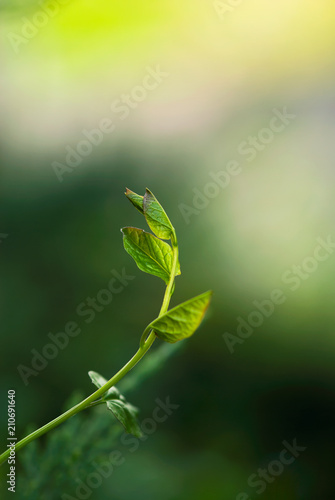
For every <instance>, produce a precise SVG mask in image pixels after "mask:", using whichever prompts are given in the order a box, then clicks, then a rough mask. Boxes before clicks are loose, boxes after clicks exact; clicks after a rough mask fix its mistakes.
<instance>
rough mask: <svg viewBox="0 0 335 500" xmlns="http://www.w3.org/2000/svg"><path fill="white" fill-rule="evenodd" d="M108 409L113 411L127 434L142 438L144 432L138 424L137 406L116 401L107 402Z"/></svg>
mask: <svg viewBox="0 0 335 500" xmlns="http://www.w3.org/2000/svg"><path fill="white" fill-rule="evenodd" d="M107 408H108V409H109V410H111V412H112V413H113V415H114V417H115V418H117V420H118V421H119V422H120V423H121V424H122V425H123V427H124V428H125V430H126V432H128V433H129V434H133V435H134V436H136V437H141V436H142V432H141V429H140V426H139V424H138V422H137V414H138V410H137V408H135V406H133V405H131V404H130V403H127V402H125V401H120V400H118V399H114V400H112V401H108V402H107Z"/></svg>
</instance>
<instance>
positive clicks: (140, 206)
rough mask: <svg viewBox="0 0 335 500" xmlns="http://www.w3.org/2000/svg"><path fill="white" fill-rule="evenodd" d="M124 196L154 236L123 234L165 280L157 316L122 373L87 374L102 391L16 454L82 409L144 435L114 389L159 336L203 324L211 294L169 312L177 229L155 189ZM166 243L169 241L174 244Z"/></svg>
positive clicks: (171, 337) (168, 337) (182, 334)
mask: <svg viewBox="0 0 335 500" xmlns="http://www.w3.org/2000/svg"><path fill="white" fill-rule="evenodd" d="M125 194H126V196H127V198H128V199H129V200H130V201H131V203H132V204H133V205H134V206H135V207H136V208H137V210H139V211H140V212H141V213H142V214H143V215H144V217H145V219H146V221H147V223H148V225H149V227H150V229H151V230H152V232H153V233H154V234H151V233H147V232H145V231H144V230H142V229H137V228H134V227H125V228H123V229H122V230H121V231H122V233H123V243H124V247H125V250H126V251H127V252H128V253H129V254H130V255H131V256H132V257H133V259H134V260H135V262H136V264H137V266H138V267H139V269H141V270H142V271H144V272H146V273H149V274H153V275H155V276H157V277H159V278H162V279H163V280H164V281H165V283H166V290H165V294H164V298H163V303H162V306H161V309H160V312H159V315H158V317H157V318H156V319H154V320H153V321H152V322H151V323H150V324H149V325H148V326H147V327H146V328H145V330H144V332H143V334H142V337H141V340H140V347H139V349H138V351H137V352H136V354H135V355H134V356H133V357H132V358H131V359H130V360H129V361H128V363H127V364H126V365H125V366H124V367H123V368H121V370H120V371H118V372H117V373H116V374H115V375H114V376H113V377H112V378H111V379H110V380H109V381H107V380H106V379H105V378H104V377H102V376H101V375H100V374H99V373H96V372H93V371H90V372H89V376H90V378H91V380H92V382H93V384H95V385H96V386H97V388H98V389H97V390H96V391H95V392H94V393H93V394H91V395H90V396H89V397H87V398H86V399H84V400H83V401H81V402H80V403H78V404H76V405H75V406H73V407H72V408H70V409H69V410H67V411H66V412H65V413H63V414H62V415H60V416H59V417H57V418H55V419H54V420H52V421H51V422H49V423H48V424H46V425H44V426H43V427H41V428H40V429H37V430H35V431H34V432H32V433H31V434H29V435H28V436H26V437H25V438H23V439H22V440H21V441H18V443H17V444H16V446H15V449H16V450H19V449H20V448H23V447H24V446H26V445H27V444H28V443H30V442H31V441H33V440H35V439H37V438H38V437H40V436H42V435H43V434H45V433H47V432H48V431H50V430H52V429H54V428H55V427H57V426H58V425H60V424H61V423H63V422H65V421H66V420H67V419H69V418H70V417H72V416H73V415H76V414H77V413H79V412H80V411H82V410H84V409H86V408H91V407H94V406H97V405H101V404H106V406H107V408H108V409H109V410H110V411H111V412H112V413H113V415H114V416H115V417H116V419H117V420H119V422H121V424H122V425H123V426H124V428H125V430H126V431H127V432H129V433H131V434H134V435H135V436H141V430H140V427H139V425H138V422H137V418H136V417H137V408H135V407H134V406H133V405H131V404H130V403H129V402H128V401H127V400H126V399H125V397H124V396H123V395H122V394H120V392H119V390H118V389H117V388H116V387H115V385H116V384H117V383H118V382H119V381H120V380H121V379H122V378H123V377H124V376H125V375H126V374H127V373H128V372H129V371H130V370H131V369H132V368H133V367H134V366H135V365H136V364H137V363H138V361H139V360H140V359H141V358H142V357H143V356H144V355H145V354H146V352H147V351H148V350H149V349H150V347H151V346H152V344H153V342H154V340H155V338H156V337H158V338H160V339H161V340H163V341H165V342H169V343H175V342H177V341H179V340H182V339H184V338H186V337H189V336H190V335H192V334H193V333H194V331H195V330H196V329H197V328H198V326H199V325H200V323H201V320H202V318H203V316H204V314H205V311H206V309H207V307H208V305H209V302H210V299H211V295H212V292H211V291H208V292H205V293H203V294H201V295H198V296H197V297H194V298H193V299H190V300H188V301H186V302H183V303H182V304H180V305H178V306H177V307H174V308H173V309H170V310H168V307H169V304H170V300H171V296H172V294H173V292H174V287H175V277H176V276H178V275H179V274H180V264H179V258H178V243H177V236H176V231H175V229H174V227H173V226H172V224H171V222H170V220H169V218H168V216H167V215H166V213H165V211H164V209H163V208H162V206H161V205H160V203H159V202H158V201H157V199H156V198H155V196H154V195H153V194H152V193H151V191H149V190H148V189H147V190H146V193H145V195H144V196H140V195H138V194H136V193H134V192H132V191H130V190H129V189H127V191H126V193H125ZM163 240H169V241H170V243H171V244H168V243H167V242H166V241H163ZM9 453H10V452H9V450H8V451H6V452H4V453H3V454H2V455H0V464H1V463H3V462H5V461H6V459H7V458H8V456H9Z"/></svg>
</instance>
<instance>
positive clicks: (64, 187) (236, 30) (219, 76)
mask: <svg viewBox="0 0 335 500" xmlns="http://www.w3.org/2000/svg"><path fill="white" fill-rule="evenodd" d="M222 3H226V4H229V1H228V0H227V2H222ZM38 10H40V5H39V4H38V3H35V2H33V1H29V2H28V1H26V2H18V1H17V2H11V3H10V2H7V3H3V4H2V7H1V10H0V15H1V21H0V22H1V33H2V41H1V49H0V50H1V59H2V63H1V76H0V79H1V129H0V130H1V136H0V146H1V160H2V161H1V187H0V189H1V197H0V198H1V202H0V203H1V225H0V233H3V234H8V237H7V238H6V239H3V240H2V243H1V285H0V286H1V316H2V318H1V347H0V348H1V358H2V363H1V364H2V372H3V375H2V381H1V389H2V396H1V397H2V402H1V407H2V408H4V409H5V395H6V391H7V390H8V388H11V387H14V388H15V389H16V391H17V411H18V415H17V418H18V434H19V437H20V436H22V435H23V433H24V432H25V430H26V425H27V424H28V423H33V424H34V425H42V424H44V423H45V422H47V421H48V420H49V419H51V418H53V417H54V416H56V415H57V414H58V413H59V412H60V410H61V408H62V405H63V402H64V400H65V399H66V398H67V397H68V396H69V395H70V394H71V393H72V392H73V391H74V390H76V389H77V388H80V389H82V390H83V392H84V394H88V392H89V391H90V390H91V389H92V387H91V384H90V381H89V379H88V377H87V371H88V370H89V369H95V370H97V371H101V372H102V373H103V374H105V375H106V376H109V375H112V374H113V373H114V372H115V371H116V370H117V369H118V368H119V367H120V366H122V365H123V363H124V362H125V361H126V360H127V359H128V358H129V357H130V356H131V355H132V354H133V352H134V351H135V349H136V346H137V342H138V338H139V336H140V334H141V332H142V330H143V328H144V327H145V326H146V324H147V323H148V322H149V321H150V320H152V318H153V317H155V315H156V314H157V311H158V310H159V306H160V300H161V296H162V294H163V284H162V283H160V282H159V280H158V279H156V278H154V277H151V276H148V275H144V274H142V273H141V272H140V271H139V270H138V269H137V268H136V267H135V264H134V263H133V262H132V261H131V259H130V257H129V256H128V255H127V254H126V253H125V252H124V250H123V248H122V241H121V233H120V232H119V228H120V227H122V226H125V225H135V226H140V227H141V225H142V226H143V224H144V221H142V219H141V216H140V214H138V213H136V212H135V211H134V210H133V208H132V207H131V205H130V204H129V203H128V202H127V200H126V199H125V198H124V195H123V191H124V187H125V186H128V187H129V188H131V189H133V190H134V191H137V192H140V193H142V192H143V191H144V188H145V187H146V186H148V187H149V188H150V189H151V190H152V191H153V192H154V193H155V194H156V196H157V197H158V198H159V200H160V201H161V202H162V204H163V205H164V207H165V209H166V210H167V212H168V214H169V216H170V218H171V220H172V221H173V223H174V225H175V227H176V230H177V233H178V235H179V242H180V252H181V257H180V258H181V266H182V276H181V277H179V278H178V282H177V288H176V292H175V295H174V297H173V303H174V304H177V303H178V302H179V301H182V300H184V299H187V298H189V297H190V296H192V295H195V294H197V293H200V292H202V291H204V290H206V289H208V288H212V289H213V290H214V292H215V294H214V299H213V304H212V308H211V311H210V313H209V315H208V319H207V322H206V323H205V324H204V325H203V327H202V328H201V329H200V330H199V331H198V332H197V334H196V335H195V336H194V337H193V338H192V339H190V340H188V341H186V342H185V345H184V348H183V351H182V353H181V354H180V355H178V356H176V357H175V358H172V359H171V360H170V361H169V362H168V364H167V365H166V366H165V367H163V368H162V370H161V371H160V372H158V373H157V375H155V377H153V378H152V379H150V380H149V381H147V382H146V383H145V384H143V385H142V386H141V387H140V388H139V390H138V391H137V392H136V393H135V394H134V395H133V396H132V400H133V402H134V403H135V404H137V405H138V406H139V407H140V408H141V418H145V417H146V416H150V415H151V412H152V409H153V408H154V406H155V403H154V400H155V398H157V397H161V398H164V397H165V396H168V395H169V396H170V397H171V400H172V401H175V402H176V403H178V404H180V409H179V410H178V411H176V412H175V414H174V415H173V416H171V418H170V419H168V420H167V422H166V423H164V424H162V425H161V426H160V427H159V429H158V430H157V432H156V433H155V434H153V436H151V437H150V439H148V441H147V442H145V443H143V444H142V445H141V447H140V449H139V450H138V451H137V452H136V453H134V455H133V456H132V457H131V459H129V460H128V461H127V463H126V464H125V465H124V466H123V467H122V468H120V469H119V470H118V471H117V472H116V473H115V474H113V476H112V477H111V478H110V479H109V480H106V481H105V482H104V484H103V486H102V487H101V488H99V489H97V490H96V491H94V493H93V495H92V498H94V499H97V500H100V499H105V498H106V499H107V498H113V499H116V500H128V499H135V498H136V499H146V500H156V499H157V498H159V499H162V500H179V499H180V500H188V499H192V500H198V499H199V500H200V499H201V500H202V499H204V498H206V499H209V500H212V499H213V500H232V499H234V500H235V499H236V497H237V495H238V493H239V492H241V491H249V493H250V495H251V498H257V497H258V495H257V494H256V493H255V491H252V490H250V489H249V490H248V488H247V479H248V477H249V475H250V474H252V473H254V472H256V471H257V469H258V468H259V467H261V466H265V465H266V464H268V463H269V462H270V461H271V460H273V459H274V458H276V457H277V454H278V453H279V452H280V450H281V449H282V444H281V443H282V441H283V440H288V441H290V440H292V439H294V438H297V440H298V442H299V443H301V444H302V445H304V446H306V447H307V450H306V451H305V452H304V453H303V454H302V456H301V457H300V458H299V459H298V460H297V461H296V462H295V463H294V464H293V465H292V466H288V467H287V468H286V469H285V471H284V473H283V474H282V475H281V476H280V477H279V478H277V479H276V481H275V482H274V483H273V484H272V485H269V487H268V488H267V490H266V492H265V493H264V494H263V495H262V496H263V498H266V499H271V500H272V499H273V500H274V499H280V500H284V499H285V500H291V499H292V500H300V499H303V500H309V499H311V500H314V499H321V498H322V500H327V499H332V498H334V489H335V488H334V485H333V468H334V458H333V448H334V445H333V442H334V418H335V400H334V398H335V390H334V381H335V380H334V379H335V369H334V356H335V332H334V291H335V286H334V271H335V255H332V256H330V257H329V259H328V260H326V261H325V262H323V263H321V264H320V266H319V268H318V270H317V272H315V273H314V274H312V275H311V276H310V278H309V279H308V280H306V281H305V282H304V283H303V284H302V285H301V287H300V288H299V290H297V291H296V292H294V293H292V292H290V291H289V290H288V288H287V287H286V288H285V286H284V285H283V283H282V281H281V276H282V274H283V272H284V271H286V270H287V269H290V268H291V266H292V265H297V264H300V263H301V262H302V261H303V260H304V259H305V258H306V257H308V256H311V255H313V252H314V249H315V247H316V245H317V243H316V240H317V238H318V237H328V235H333V238H334V239H335V229H334V215H335V213H334V212H335V210H334V181H335V174H334V159H333V158H334V133H335V126H334V123H335V122H334V116H335V104H334V83H335V78H334V77H335V58H334V53H335V52H334V48H335V6H334V2H333V1H332V0H328V1H326V0H321V1H320V2H315V1H312V0H282V1H280V2H274V1H270V0H267V1H266V0H248V1H247V0H245V1H241V2H240V4H239V5H237V6H236V7H234V8H233V9H232V11H231V12H229V13H227V14H226V15H225V16H224V17H223V18H222V19H221V18H220V16H219V15H218V13H217V12H216V10H215V8H214V4H213V2H211V1H205V0H192V1H191V0H184V1H183V2H177V1H176V0H169V1H166V0H161V1H147V2H136V1H134V0H130V1H127V2H111V1H100V2H98V1H95V2H90V1H79V0H78V1H70V2H69V3H68V4H67V5H64V6H62V7H60V9H59V12H58V13H57V15H55V16H54V17H53V18H50V19H49V21H48V23H47V24H46V25H45V26H44V27H42V28H40V29H39V30H38V33H37V34H36V36H34V37H33V38H32V39H31V40H29V43H27V44H22V45H21V46H20V48H19V51H18V53H15V51H14V50H13V48H12V46H11V43H10V39H9V34H10V33H16V34H20V32H21V29H22V25H23V23H24V21H23V20H22V18H28V19H32V18H33V17H34V15H35V13H36V12H37V11H38ZM156 65H159V66H160V67H161V69H162V70H163V71H166V72H168V73H169V75H170V76H169V77H168V78H167V79H166V80H164V81H163V82H162V83H161V85H160V86H159V87H158V88H157V89H156V90H154V91H152V92H151V93H149V95H148V98H147V99H146V100H145V101H143V102H142V103H140V104H139V106H138V109H136V110H132V112H131V115H130V117H129V118H128V119H127V120H125V121H124V122H118V121H117V119H116V118H115V117H113V113H112V112H111V110H110V105H111V104H112V103H113V102H114V101H115V100H116V99H118V98H119V97H120V95H121V94H123V93H128V92H130V91H131V89H132V88H133V87H135V86H136V85H139V84H140V83H141V81H142V79H143V77H144V76H145V74H146V68H147V67H148V66H150V67H156ZM285 106H287V109H288V110H289V111H290V112H291V113H294V114H295V115H296V119H295V120H294V121H293V122H292V123H291V124H290V126H288V127H287V128H286V129H285V131H284V132H282V133H280V134H278V135H277V136H276V137H275V139H274V141H273V142H272V143H271V144H269V145H268V146H267V147H266V149H265V150H264V151H263V152H260V153H259V154H258V155H257V158H256V159H255V160H254V161H253V162H251V163H248V162H246V161H245V158H243V157H241V156H239V154H238V147H239V144H240V143H241V141H243V140H246V139H247V138H248V136H249V135H255V134H257V133H258V131H259V130H260V129H262V128H263V127H265V126H267V124H268V123H269V120H270V119H271V117H272V116H273V112H272V110H273V108H277V109H282V108H283V107H285ZM104 117H110V118H113V119H115V120H116V123H117V129H116V131H115V132H114V133H113V134H111V135H106V137H105V140H104V142H103V144H101V145H100V146H99V147H96V148H94V151H93V153H92V154H91V155H90V156H88V157H87V158H85V159H84V160H83V162H82V164H81V165H80V166H79V167H78V168H77V169H76V170H75V171H74V172H73V173H71V174H68V175H66V174H65V176H64V182H63V183H59V182H58V180H57V178H56V176H55V173H54V171H53V169H52V166H51V164H52V162H53V161H62V158H64V151H65V147H66V146H67V145H70V146H73V147H75V146H76V144H77V143H78V142H79V141H80V140H81V139H82V138H83V137H82V130H83V129H93V128H95V127H96V126H97V124H98V123H99V121H100V120H101V119H102V118H104ZM232 159H238V160H240V162H241V166H242V167H243V172H242V173H241V174H240V175H239V176H237V177H236V178H234V179H232V181H231V183H230V185H229V186H228V187H227V188H226V189H224V190H221V191H220V193H219V195H218V196H217V197H216V198H214V199H212V200H211V201H210V203H209V205H208V207H207V208H205V209H204V210H202V211H201V213H200V214H199V215H197V216H193V217H192V218H191V222H190V224H186V223H185V221H184V219H183V217H182V214H181V212H180V210H179V205H180V204H181V203H185V204H188V205H191V204H192V198H193V196H194V193H193V189H194V188H198V189H200V190H203V189H204V186H205V185H206V183H207V182H208V181H209V180H210V177H209V172H211V171H214V172H217V171H220V170H223V169H224V168H225V166H226V164H227V162H228V161H229V160H232ZM143 227H144V226H143ZM123 267H125V268H126V269H127V271H128V272H129V273H130V274H133V275H135V276H136V279H135V280H133V281H132V282H131V283H130V285H129V286H128V287H127V289H126V291H124V292H123V293H122V294H120V295H119V296H117V297H116V298H115V300H114V301H113V302H112V303H111V304H110V306H108V307H106V308H105V310H104V311H103V312H102V313H101V314H99V315H98V316H97V318H96V320H95V321H94V322H93V323H92V325H87V326H86V327H85V328H84V329H83V333H82V334H81V335H80V336H78V338H76V339H73V340H72V341H71V343H70V344H69V346H68V347H67V349H65V350H64V352H61V353H60V354H59V356H58V357H57V358H56V359H55V360H53V361H51V362H50V363H49V365H48V367H47V368H46V369H45V370H44V371H42V372H41V373H40V374H39V375H38V376H37V377H36V378H33V377H32V378H31V379H30V383H29V385H28V387H25V386H24V385H23V383H22V381H21V380H20V377H19V375H18V372H17V369H16V367H17V365H18V364H29V361H30V359H31V354H30V350H31V349H32V348H36V349H37V350H40V349H42V348H43V346H44V345H45V343H46V342H47V333H48V332H50V331H51V332H54V333H55V332H57V331H60V330H62V328H63V327H64V325H65V323H66V322H67V321H70V320H72V319H76V315H75V309H76V307H77V305H78V304H79V303H80V302H81V301H83V300H84V299H85V298H86V297H87V296H89V295H91V296H92V295H96V293H97V292H98V291H99V290H100V289H101V288H104V287H105V285H106V282H107V281H108V279H109V278H110V270H111V269H117V270H121V269H122V268H123ZM277 287H280V288H282V289H284V290H285V292H287V293H286V295H287V301H286V302H285V304H283V305H281V306H278V308H276V311H275V313H274V314H273V315H272V316H271V317H270V318H269V319H267V320H266V321H264V324H263V325H262V326H261V327H260V328H258V329H256V331H255V333H254V334H253V335H252V336H251V337H250V338H249V339H247V340H246V341H245V342H244V344H242V345H240V346H237V347H236V352H235V353H234V354H233V355H231V354H230V353H229V351H228V349H227V347H226V345H225V342H224V340H223V337H222V335H223V333H224V332H226V331H229V332H231V333H234V331H235V330H236V325H237V319H236V318H237V317H238V316H242V317H244V318H245V317H246V316H247V315H248V314H249V312H250V311H251V310H252V309H253V308H254V306H253V305H252V302H253V301H254V300H263V299H265V298H268V297H269V295H270V293H271V291H272V290H273V289H274V288H277ZM92 418H93V417H92ZM5 422H6V414H5V411H3V412H2V413H1V429H2V430H3V431H4V432H3V434H2V436H3V440H2V443H5V438H6V426H5ZM73 439H75V437H74V438H73ZM42 443H43V440H42ZM92 447H94V442H93V443H92ZM59 461H62V456H61V454H60V455H59ZM3 471H4V468H2V471H1V473H2V479H3V474H4V472H3ZM24 473H26V472H24V471H22V474H24ZM19 474H20V470H18V475H19ZM63 493H69V494H71V491H66V492H64V491H62V490H61V489H59V490H57V487H54V489H53V493H52V494H51V493H50V499H51V498H61V495H62V494H63ZM36 495H37V497H36V498H39V497H38V491H37V492H36ZM52 495H54V496H52ZM21 497H22V498H23V492H22V491H19V492H18V493H17V498H21Z"/></svg>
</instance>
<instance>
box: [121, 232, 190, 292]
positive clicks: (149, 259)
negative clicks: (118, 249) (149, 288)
mask: <svg viewBox="0 0 335 500" xmlns="http://www.w3.org/2000/svg"><path fill="white" fill-rule="evenodd" d="M121 231H122V233H123V245H124V248H125V250H126V252H128V253H129V255H131V257H132V258H133V259H134V260H135V262H136V264H137V266H138V267H139V269H141V271H144V272H145V273H149V274H153V275H154V276H158V277H159V278H162V280H164V281H165V283H168V281H169V279H170V275H171V270H172V260H173V252H172V248H171V247H170V245H169V244H168V243H165V241H162V240H160V239H158V238H156V237H155V236H154V235H153V234H150V233H146V232H145V231H143V229H137V228H136V227H124V228H122V229H121ZM178 274H180V266H179V264H178V266H177V270H176V275H178Z"/></svg>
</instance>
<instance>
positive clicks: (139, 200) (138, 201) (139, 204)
mask: <svg viewBox="0 0 335 500" xmlns="http://www.w3.org/2000/svg"><path fill="white" fill-rule="evenodd" d="M125 195H126V196H127V198H128V200H129V201H130V202H131V203H132V204H133V205H134V207H135V208H137V210H138V211H139V212H141V214H143V196H140V195H139V194H136V193H134V191H131V190H130V189H128V188H126V192H125Z"/></svg>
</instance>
